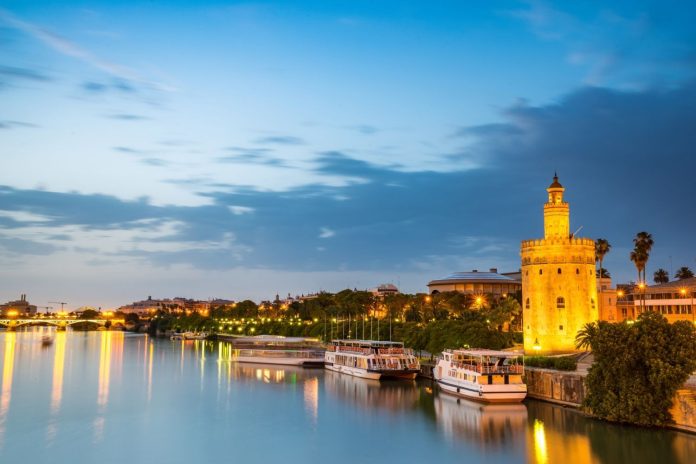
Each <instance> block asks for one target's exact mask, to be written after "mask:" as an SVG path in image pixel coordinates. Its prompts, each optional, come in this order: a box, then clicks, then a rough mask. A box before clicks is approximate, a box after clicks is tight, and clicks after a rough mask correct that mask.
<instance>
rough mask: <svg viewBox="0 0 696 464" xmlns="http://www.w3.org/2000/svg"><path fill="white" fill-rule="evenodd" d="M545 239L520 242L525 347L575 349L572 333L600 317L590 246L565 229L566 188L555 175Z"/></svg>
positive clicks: (539, 350) (554, 350) (547, 206)
mask: <svg viewBox="0 0 696 464" xmlns="http://www.w3.org/2000/svg"><path fill="white" fill-rule="evenodd" d="M546 191H547V192H548V194H549V196H548V202H547V203H546V204H545V205H544V238H543V239H540V240H525V241H523V242H522V246H521V255H522V308H523V317H524V351H525V353H527V354H534V353H558V352H570V351H575V335H576V334H577V332H578V330H580V329H581V328H582V327H583V326H584V325H585V324H586V323H588V322H594V321H596V320H597V319H598V318H599V312H598V309H597V308H598V303H597V281H596V279H595V244H594V240H592V239H589V238H577V237H574V236H573V235H572V234H571V233H570V207H569V206H568V203H566V202H564V201H563V192H564V191H565V188H564V187H563V186H562V185H561V184H560V182H558V176H554V178H553V183H552V184H551V185H550V186H549V188H547V189H546Z"/></svg>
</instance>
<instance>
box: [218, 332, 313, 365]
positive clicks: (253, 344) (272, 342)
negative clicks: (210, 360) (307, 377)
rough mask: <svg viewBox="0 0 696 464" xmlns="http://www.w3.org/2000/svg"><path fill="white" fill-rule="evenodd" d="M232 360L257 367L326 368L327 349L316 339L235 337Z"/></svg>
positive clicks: (260, 336) (270, 336)
mask: <svg viewBox="0 0 696 464" xmlns="http://www.w3.org/2000/svg"><path fill="white" fill-rule="evenodd" d="M231 342H232V345H233V346H234V348H235V350H234V354H233V357H232V359H234V360H235V361H237V362H247V363H257V364H282V365H285V366H305V367H312V366H317V367H321V366H323V365H324V351H325V348H324V346H323V345H322V344H321V343H320V342H319V340H318V339H316V338H305V337H283V336H281V335H256V336H254V337H235V338H234V339H232V340H231Z"/></svg>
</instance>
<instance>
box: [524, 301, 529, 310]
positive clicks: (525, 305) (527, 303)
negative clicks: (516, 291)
mask: <svg viewBox="0 0 696 464" xmlns="http://www.w3.org/2000/svg"><path fill="white" fill-rule="evenodd" d="M524 307H525V309H529V298H527V300H526V301H525V302H524Z"/></svg>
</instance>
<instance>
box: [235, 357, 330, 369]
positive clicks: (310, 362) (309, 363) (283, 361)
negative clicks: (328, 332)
mask: <svg viewBox="0 0 696 464" xmlns="http://www.w3.org/2000/svg"><path fill="white" fill-rule="evenodd" d="M234 360H235V361H237V362H240V363H253V364H276V365H280V366H301V367H322V366H323V365H324V360H323V359H317V358H291V357H288V358H283V357H277V358H276V357H268V358H264V357H261V356H237V357H236V358H234Z"/></svg>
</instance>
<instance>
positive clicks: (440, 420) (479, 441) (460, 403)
mask: <svg viewBox="0 0 696 464" xmlns="http://www.w3.org/2000/svg"><path fill="white" fill-rule="evenodd" d="M433 401H434V403H435V417H436V421H437V424H438V426H440V427H441V428H442V430H443V432H444V434H445V436H446V437H447V438H448V439H449V440H450V441H451V442H454V443H457V442H462V441H465V442H466V443H467V444H472V445H475V446H477V447H480V448H482V449H499V448H500V447H501V446H506V447H510V446H513V447H516V448H523V447H524V429H525V427H526V425H527V407H526V406H525V405H523V404H481V403H476V402H473V401H467V400H465V399H459V400H458V399H457V398H455V397H453V396H451V395H447V394H444V393H440V394H437V395H435V398H434V400H433ZM541 430H542V432H541V433H542V434H543V425H542V429H541Z"/></svg>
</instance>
